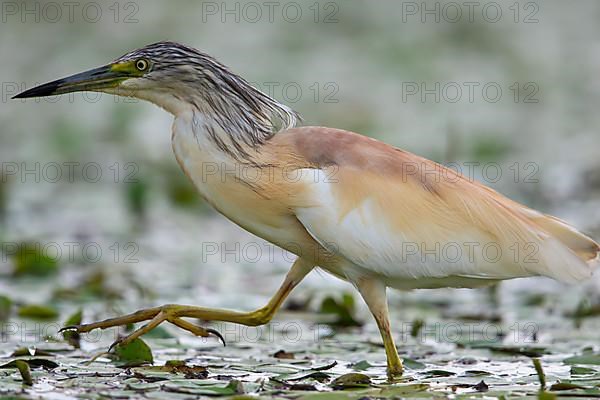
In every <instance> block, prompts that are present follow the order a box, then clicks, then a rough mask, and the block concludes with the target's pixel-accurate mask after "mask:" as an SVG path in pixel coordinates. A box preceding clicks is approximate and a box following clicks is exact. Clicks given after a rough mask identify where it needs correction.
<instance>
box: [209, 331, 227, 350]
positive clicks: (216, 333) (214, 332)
mask: <svg viewBox="0 0 600 400" xmlns="http://www.w3.org/2000/svg"><path fill="white" fill-rule="evenodd" d="M206 332H208V333H212V334H213V335H215V336H216V337H218V338H219V340H220V341H221V343H223V347H226V346H227V343H225V338H224V337H223V335H221V333H219V331H217V330H215V329H212V328H207V329H206Z"/></svg>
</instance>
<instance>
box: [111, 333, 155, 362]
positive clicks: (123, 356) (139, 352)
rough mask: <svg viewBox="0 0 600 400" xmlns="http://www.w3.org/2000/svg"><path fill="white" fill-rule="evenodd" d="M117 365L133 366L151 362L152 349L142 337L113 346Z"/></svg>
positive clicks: (152, 359)
mask: <svg viewBox="0 0 600 400" xmlns="http://www.w3.org/2000/svg"><path fill="white" fill-rule="evenodd" d="M114 354H115V357H116V361H117V365H119V366H120V367H133V366H138V365H144V364H152V363H153V362H154V358H153V357H152V350H150V346H148V345H147V344H146V342H144V341H143V340H142V339H139V338H138V339H135V340H133V341H132V342H131V343H128V344H125V345H121V344H118V345H117V346H116V347H115V353H114Z"/></svg>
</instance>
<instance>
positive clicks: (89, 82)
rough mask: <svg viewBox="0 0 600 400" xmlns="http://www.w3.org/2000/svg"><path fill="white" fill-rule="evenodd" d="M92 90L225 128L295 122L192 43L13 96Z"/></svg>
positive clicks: (261, 131) (137, 54) (162, 45)
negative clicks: (192, 114)
mask: <svg viewBox="0 0 600 400" xmlns="http://www.w3.org/2000/svg"><path fill="white" fill-rule="evenodd" d="M79 91H93V92H104V93H110V94H116V95H119V96H127V97H135V98H139V99H142V100H147V101H150V102H152V103H154V104H156V105H158V106H161V107H163V108H164V109H166V110H167V111H169V112H171V113H172V114H175V115H177V114H179V113H181V112H183V111H186V110H189V109H194V110H198V111H200V112H201V113H203V114H204V115H205V116H206V117H207V118H212V119H214V120H215V121H216V123H217V124H219V125H222V127H223V128H224V129H225V130H226V131H227V130H236V129H237V130H239V129H241V130H243V131H250V133H252V131H254V134H256V135H258V136H262V135H265V134H266V133H267V132H266V131H272V130H273V125H271V121H272V118H273V117H276V118H279V120H280V121H281V124H280V125H282V126H283V127H290V126H293V125H294V124H295V122H296V117H297V115H296V113H295V112H294V111H292V110H291V109H289V108H288V107H286V106H285V105H282V104H280V103H278V102H277V101H276V100H274V99H272V98H271V97H269V96H267V95H266V94H264V93H262V92H261V91H259V90H257V89H255V88H254V87H252V86H251V85H250V84H249V83H248V82H246V80H244V79H243V78H241V77H240V76H238V75H236V74H234V73H232V72H231V71H229V69H228V68H227V67H225V66H224V65H223V64H221V63H219V62H218V61H216V60H215V59H214V58H212V57H210V56H209V55H206V54H204V53H202V52H200V51H198V50H196V49H194V48H192V47H188V46H185V45H182V44H179V43H174V42H158V43H154V44H150V45H148V46H145V47H142V48H140V49H137V50H134V51H131V52H129V53H127V54H125V55H123V56H121V57H119V58H117V59H116V60H114V61H113V62H111V63H109V64H107V65H104V66H101V67H98V68H94V69H91V70H89V71H85V72H81V73H79V74H75V75H72V76H69V77H66V78H63V79H58V80H55V81H52V82H49V83H45V84H43V85H40V86H37V87H34V88H32V89H29V90H26V91H24V92H22V93H20V94H18V95H16V96H14V97H13V98H28V97H43V96H54V95H59V94H64V93H71V92H79Z"/></svg>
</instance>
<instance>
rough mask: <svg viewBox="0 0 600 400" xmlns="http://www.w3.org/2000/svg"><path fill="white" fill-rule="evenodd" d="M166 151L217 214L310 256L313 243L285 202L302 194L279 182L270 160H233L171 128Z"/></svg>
mask: <svg viewBox="0 0 600 400" xmlns="http://www.w3.org/2000/svg"><path fill="white" fill-rule="evenodd" d="M172 145H173V152H174V153H175V157H176V159H177V162H178V163H179V165H180V167H181V169H182V170H183V171H184V172H185V174H186V175H187V176H188V177H189V178H190V179H191V180H192V182H193V183H194V185H195V186H196V188H197V189H198V191H199V192H200V194H201V196H202V197H203V198H204V199H205V200H206V201H207V202H208V203H210V204H211V205H212V206H213V207H214V208H215V209H216V210H217V211H219V212H220V213H221V214H223V215H224V216H226V217H227V218H228V219H230V220H231V221H233V222H235V223H236V224H238V225H240V226H241V227H243V228H244V229H246V230H248V231H249V232H251V233H253V234H255V235H257V236H260V237H262V238H263V239H265V240H268V241H270V242H272V243H274V244H276V245H278V246H280V247H282V248H284V249H286V250H289V251H291V252H293V253H295V254H299V253H301V252H309V251H311V252H312V251H313V249H312V247H314V246H315V242H314V240H313V239H312V238H311V237H310V236H309V235H308V234H307V233H306V231H305V230H304V228H303V227H302V225H301V224H300V223H299V222H298V220H297V219H296V218H295V216H294V215H293V213H292V212H291V211H290V210H291V207H290V201H292V199H293V198H294V197H295V196H296V194H297V193H298V192H300V191H301V190H302V188H301V187H299V185H300V182H298V184H297V185H293V184H290V182H284V183H282V182H280V179H278V176H279V175H280V174H281V171H280V170H279V168H278V167H277V166H276V165H275V164H274V163H273V162H272V160H264V159H263V160H261V161H259V162H258V163H256V162H255V163H248V162H244V161H239V160H235V159H233V158H232V157H231V156H230V155H228V154H226V153H225V152H223V151H221V150H219V149H218V148H217V147H216V146H215V145H214V143H212V142H211V141H210V140H209V139H208V138H207V137H206V136H205V135H195V134H194V132H193V131H192V129H191V128H190V129H188V128H187V127H186V126H180V125H178V124H177V123H175V124H174V127H173V136H172Z"/></svg>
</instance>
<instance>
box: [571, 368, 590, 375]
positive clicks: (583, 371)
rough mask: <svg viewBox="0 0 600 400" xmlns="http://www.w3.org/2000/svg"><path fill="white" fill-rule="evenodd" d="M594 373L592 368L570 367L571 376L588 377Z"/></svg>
mask: <svg viewBox="0 0 600 400" xmlns="http://www.w3.org/2000/svg"><path fill="white" fill-rule="evenodd" d="M594 373H596V370H595V369H593V368H585V367H571V375H589V374H594Z"/></svg>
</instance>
